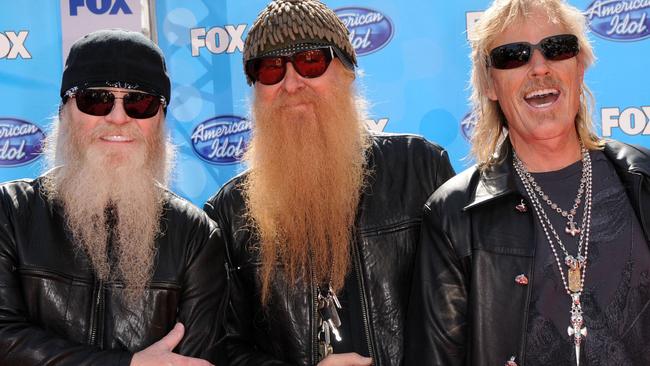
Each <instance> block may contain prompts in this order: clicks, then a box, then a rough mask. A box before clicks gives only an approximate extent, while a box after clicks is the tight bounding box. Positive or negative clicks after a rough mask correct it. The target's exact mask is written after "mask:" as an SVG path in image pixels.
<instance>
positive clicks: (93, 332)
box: [88, 280, 104, 346]
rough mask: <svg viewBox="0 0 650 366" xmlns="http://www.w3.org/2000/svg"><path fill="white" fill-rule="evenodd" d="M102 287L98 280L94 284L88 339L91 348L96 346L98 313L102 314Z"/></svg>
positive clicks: (100, 281)
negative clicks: (93, 300) (93, 299)
mask: <svg viewBox="0 0 650 366" xmlns="http://www.w3.org/2000/svg"><path fill="white" fill-rule="evenodd" d="M103 287H104V283H103V281H102V280H99V281H97V282H96V287H95V303H94V304H93V311H92V317H91V322H92V326H91V329H90V339H89V341H88V343H89V344H90V345H91V346H96V345H97V344H96V343H97V328H98V327H99V321H100V313H101V312H103V309H102V308H103V301H102V294H103V291H102V288H103Z"/></svg>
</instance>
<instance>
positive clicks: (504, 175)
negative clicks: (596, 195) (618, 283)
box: [463, 138, 650, 241]
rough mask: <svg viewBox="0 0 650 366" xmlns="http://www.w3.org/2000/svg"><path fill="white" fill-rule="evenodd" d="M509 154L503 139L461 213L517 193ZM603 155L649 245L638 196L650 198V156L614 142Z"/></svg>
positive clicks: (648, 223)
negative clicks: (615, 176)
mask: <svg viewBox="0 0 650 366" xmlns="http://www.w3.org/2000/svg"><path fill="white" fill-rule="evenodd" d="M512 150H513V149H512V145H511V143H510V139H509V138H506V140H505V141H504V142H503V143H502V144H501V147H500V148H499V151H498V153H497V154H496V156H495V158H496V161H497V163H496V164H494V165H492V166H491V167H490V168H488V169H486V170H484V171H479V172H478V176H479V177H478V183H477V185H476V189H475V193H474V195H473V197H472V198H471V200H470V201H469V202H468V203H467V204H466V205H465V207H464V208H463V209H464V210H470V209H472V208H473V207H476V206H479V205H482V204H484V203H487V202H490V201H492V200H495V199H498V198H501V197H504V196H507V195H509V194H512V193H516V192H518V191H517V186H516V184H515V180H514V179H515V174H514V172H513V167H512V159H513V154H512ZM602 151H603V153H604V154H605V156H606V157H607V159H608V160H609V161H610V162H611V163H612V164H613V165H614V169H616V173H617V174H618V176H619V178H620V179H621V182H622V183H623V186H624V187H626V189H627V192H628V196H629V197H630V201H631V203H632V206H633V207H634V210H635V211H636V213H637V215H638V217H639V220H640V222H641V226H642V227H643V231H644V233H645V235H646V239H648V240H649V241H650V215H645V214H644V212H645V211H644V208H643V207H641V205H642V204H643V202H646V201H644V200H642V199H640V198H641V196H645V195H648V194H650V192H648V187H647V185H648V184H650V183H648V178H649V177H650V156H649V155H648V154H649V152H648V151H647V150H644V149H642V148H638V147H635V146H632V145H628V144H624V143H621V142H618V141H614V140H606V142H605V145H604V147H603V150H602ZM644 179H645V180H646V183H645V188H644V186H643V182H642V181H643V180H644Z"/></svg>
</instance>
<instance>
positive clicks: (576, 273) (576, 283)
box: [569, 265, 582, 292]
mask: <svg viewBox="0 0 650 366" xmlns="http://www.w3.org/2000/svg"><path fill="white" fill-rule="evenodd" d="M580 272H581V271H580V266H579V265H577V266H575V267H572V268H569V290H570V291H571V292H580V289H581V287H582V286H580V284H581V282H582V273H580Z"/></svg>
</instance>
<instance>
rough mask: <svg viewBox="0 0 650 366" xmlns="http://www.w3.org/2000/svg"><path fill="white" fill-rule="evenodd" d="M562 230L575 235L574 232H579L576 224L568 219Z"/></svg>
mask: <svg viewBox="0 0 650 366" xmlns="http://www.w3.org/2000/svg"><path fill="white" fill-rule="evenodd" d="M564 232H565V233H567V234H569V235H571V236H573V237H575V236H576V234H580V229H579V228H578V226H577V225H576V223H575V222H573V221H569V222H567V223H566V227H565V228H564Z"/></svg>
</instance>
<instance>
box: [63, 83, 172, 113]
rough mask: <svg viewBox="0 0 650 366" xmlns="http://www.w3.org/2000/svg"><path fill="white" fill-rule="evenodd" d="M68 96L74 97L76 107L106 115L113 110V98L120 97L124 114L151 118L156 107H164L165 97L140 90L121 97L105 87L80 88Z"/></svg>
mask: <svg viewBox="0 0 650 366" xmlns="http://www.w3.org/2000/svg"><path fill="white" fill-rule="evenodd" d="M67 97H68V98H74V99H75V101H76V103H77V108H78V109H79V110H80V111H82V112H84V113H86V114H90V115H91V116H106V115H108V114H109V113H111V111H112V110H113V107H114V106H115V99H122V105H123V106H124V111H125V112H126V115H127V116H129V117H131V118H137V119H144V118H151V117H153V116H155V115H156V114H157V113H158V109H160V107H161V106H162V107H163V108H164V107H165V105H166V103H165V98H163V97H161V96H158V95H154V94H149V93H145V92H140V91H131V92H128V93H126V94H124V95H123V96H121V97H117V96H115V94H113V92H112V91H110V90H105V89H81V90H79V91H76V92H73V93H70V95H68V96H67Z"/></svg>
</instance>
